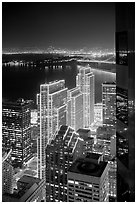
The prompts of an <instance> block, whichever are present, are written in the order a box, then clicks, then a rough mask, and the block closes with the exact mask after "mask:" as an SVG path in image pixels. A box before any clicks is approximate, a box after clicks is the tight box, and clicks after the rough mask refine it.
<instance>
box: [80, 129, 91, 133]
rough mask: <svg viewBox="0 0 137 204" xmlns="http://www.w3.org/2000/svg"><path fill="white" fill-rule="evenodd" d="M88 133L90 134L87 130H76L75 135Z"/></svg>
mask: <svg viewBox="0 0 137 204" xmlns="http://www.w3.org/2000/svg"><path fill="white" fill-rule="evenodd" d="M89 132H90V130H89V129H78V130H77V133H79V134H80V133H81V134H82V133H84V134H85V133H89Z"/></svg>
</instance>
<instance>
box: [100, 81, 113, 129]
mask: <svg viewBox="0 0 137 204" xmlns="http://www.w3.org/2000/svg"><path fill="white" fill-rule="evenodd" d="M102 104H103V124H104V125H108V126H115V125H116V84H115V83H109V82H108V83H107V82H106V83H103V84H102Z"/></svg>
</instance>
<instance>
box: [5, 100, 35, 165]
mask: <svg viewBox="0 0 137 204" xmlns="http://www.w3.org/2000/svg"><path fill="white" fill-rule="evenodd" d="M30 106H31V104H30V102H29V101H24V100H23V99H19V100H18V101H17V102H13V103H12V102H7V103H3V104H2V148H3V150H8V149H11V148H12V153H11V158H12V160H13V162H14V163H15V164H17V163H18V164H20V165H22V164H23V163H25V162H27V161H28V160H29V159H30V158H31V157H32V153H31V129H30V128H31V124H30V119H31V116H30Z"/></svg>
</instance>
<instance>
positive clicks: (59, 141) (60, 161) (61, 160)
mask: <svg viewBox="0 0 137 204" xmlns="http://www.w3.org/2000/svg"><path fill="white" fill-rule="evenodd" d="M82 142H83V141H82V139H81V138H79V137H78V134H77V133H76V132H75V131H74V129H72V128H71V127H69V126H61V127H60V129H59V130H58V131H57V133H56V135H55V138H54V139H53V140H52V141H51V144H49V145H47V148H46V201H47V202H49V201H52V202H60V201H62V202H65V201H67V170H68V168H69V167H70V165H71V164H72V162H73V161H74V160H75V159H76V158H77V157H79V156H82V155H83V143H82Z"/></svg>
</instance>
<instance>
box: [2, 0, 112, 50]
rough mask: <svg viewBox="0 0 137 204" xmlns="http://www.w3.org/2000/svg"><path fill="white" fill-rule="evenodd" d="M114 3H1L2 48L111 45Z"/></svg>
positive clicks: (70, 47)
mask: <svg viewBox="0 0 137 204" xmlns="http://www.w3.org/2000/svg"><path fill="white" fill-rule="evenodd" d="M114 31H115V10H114V3H91V2H88V3H82V2H81V3H80V2H77V3H71V2H70V3H61V2H57V3H54V2H51V3H48V2H43V3H36V2H35V3H34V2H31V3H25V2H23V3H16V2H14V3H11V2H8V3H2V43H3V49H4V48H20V49H22V48H25V47H38V48H47V47H48V46H51V45H52V46H54V47H56V48H58V47H60V48H68V49H79V48H83V47H87V48H93V47H103V48H112V49H113V48H114Z"/></svg>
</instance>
